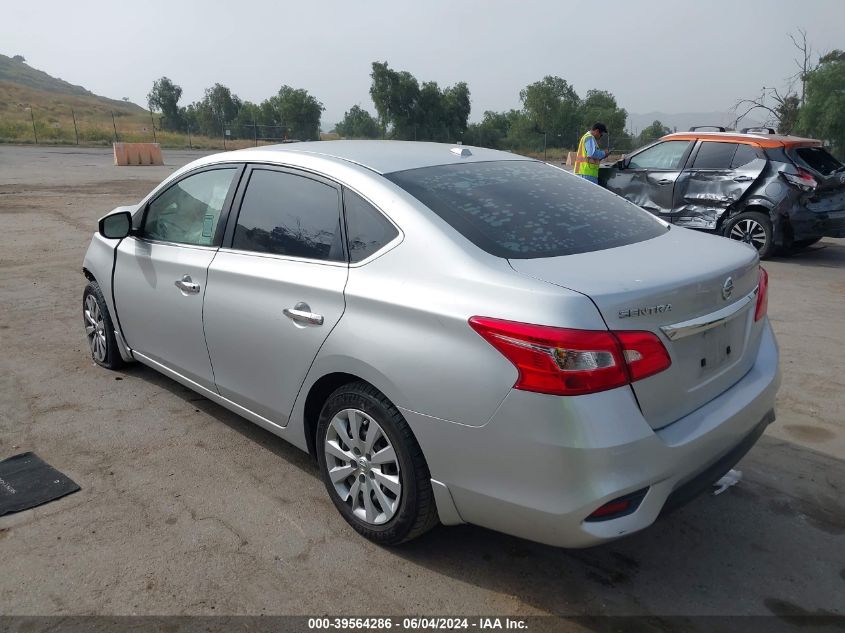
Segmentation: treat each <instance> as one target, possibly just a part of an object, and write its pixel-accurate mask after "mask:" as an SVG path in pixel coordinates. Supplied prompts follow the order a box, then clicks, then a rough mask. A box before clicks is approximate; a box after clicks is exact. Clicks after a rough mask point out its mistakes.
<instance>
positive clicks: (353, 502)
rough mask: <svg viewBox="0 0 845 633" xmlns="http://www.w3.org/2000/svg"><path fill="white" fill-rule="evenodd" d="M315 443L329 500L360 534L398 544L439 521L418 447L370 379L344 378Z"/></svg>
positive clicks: (320, 423) (382, 542) (328, 404)
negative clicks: (348, 381) (346, 380)
mask: <svg viewBox="0 0 845 633" xmlns="http://www.w3.org/2000/svg"><path fill="white" fill-rule="evenodd" d="M371 434H372V435H371ZM315 444H316V453H317V461H318V463H319V466H320V474H321V476H322V478H323V482H324V483H325V485H326V490H327V491H328V493H329V496H330V497H331V499H332V502H333V503H334V505H335V507H336V508H337V510H338V512H340V514H341V515H342V516H343V518H344V519H346V521H347V522H348V523H349V525H351V526H352V527H353V528H354V529H355V531H357V532H358V533H359V534H361V535H362V536H364V537H366V538H368V539H369V540H371V541H373V542H375V543H378V544H380V545H397V544H399V543H404V542H405V541H410V540H411V539H414V538H416V537H418V536H420V535H422V534H424V533H425V532H427V531H428V530H430V529H431V528H432V527H434V526H435V525H437V523H438V517H437V506H436V504H435V501H434V493H433V491H432V488H431V474H430V473H429V470H428V465H427V464H426V461H425V458H424V457H423V454H422V450H421V449H420V447H419V444H417V441H416V439H415V438H414V435H413V433H412V432H411V429H410V427H409V426H408V423H407V422H406V421H405V418H403V417H402V414H401V413H400V412H399V410H398V409H397V408H396V406H395V405H394V404H393V403H392V402H390V400H388V399H387V398H386V397H385V396H384V394H382V393H381V392H380V391H378V390H377V389H376V388H375V387H373V386H372V385H370V384H368V383H365V382H354V383H349V384H346V385H344V386H342V387H340V388H338V389H337V390H336V391H334V392H333V393H332V394H331V395H330V396H329V398H328V399H327V400H326V403H325V404H324V405H323V409H322V411H321V413H320V418H319V421H318V423H317V437H316V443H315Z"/></svg>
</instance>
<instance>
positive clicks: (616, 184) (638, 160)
mask: <svg viewBox="0 0 845 633" xmlns="http://www.w3.org/2000/svg"><path fill="white" fill-rule="evenodd" d="M692 145H693V143H692V141H682V140H676V141H673V140H669V141H662V142H660V143H657V144H655V145H652V146H651V147H647V148H646V149H644V150H642V151H640V152H637V153H636V154H633V155H632V156H630V157H628V158H627V159H625V162H624V167H617V168H614V169H613V170H612V171H611V172H610V173H609V174H608V177H607V181H606V183H605V187H607V188H608V189H609V190H610V191H613V192H614V193H616V194H619V195H620V196H622V197H623V198H625V199H627V200H630V201H631V202H633V203H634V204H636V205H639V206H641V207H642V208H643V209H645V210H646V211H649V212H651V213H653V214H654V215H656V216H658V217H660V218H663V219H664V220H666V221H667V222H668V221H671V216H672V208H673V206H674V203H673V200H674V192H675V181H676V180H677V179H678V176H679V175H680V174H681V168H682V167H683V165H684V162H685V161H686V158H687V156H688V155H689V151H690V149H691V148H692Z"/></svg>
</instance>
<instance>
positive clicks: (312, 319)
mask: <svg viewBox="0 0 845 633" xmlns="http://www.w3.org/2000/svg"><path fill="white" fill-rule="evenodd" d="M282 312H283V313H284V315H285V316H286V317H288V318H289V319H291V320H293V321H296V322H297V323H309V324H311V325H323V315H322V314H314V313H313V312H311V308H310V307H309V306H308V304H307V303H302V302H299V303H297V304H296V306H294V307H293V308H285V309H284V310H282Z"/></svg>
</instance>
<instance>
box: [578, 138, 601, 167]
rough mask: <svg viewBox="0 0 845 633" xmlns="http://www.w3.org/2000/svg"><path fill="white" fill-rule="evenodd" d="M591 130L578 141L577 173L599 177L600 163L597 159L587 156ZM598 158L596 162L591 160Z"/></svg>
mask: <svg viewBox="0 0 845 633" xmlns="http://www.w3.org/2000/svg"><path fill="white" fill-rule="evenodd" d="M592 136H593V135H592V134H591V133H590V132H586V133H585V134H584V136H582V137H581V140H580V141H578V151H577V152H575V173H576V174H578V175H579V176H580V175H584V176H593V177H594V178H598V177H599V163H598V161H597V160H596V159H594V158H590V157H588V156H587V137H592ZM592 160H596V162H595V163H591V162H590V161H592Z"/></svg>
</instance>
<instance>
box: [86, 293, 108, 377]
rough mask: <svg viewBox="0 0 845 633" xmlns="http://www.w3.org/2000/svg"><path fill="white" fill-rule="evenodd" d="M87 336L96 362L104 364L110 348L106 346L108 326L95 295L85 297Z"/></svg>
mask: <svg viewBox="0 0 845 633" xmlns="http://www.w3.org/2000/svg"><path fill="white" fill-rule="evenodd" d="M84 315H85V334H86V335H87V336H88V347H90V348H91V355H92V356H93V357H94V360H96V361H98V362H101V363H102V362H104V361H105V360H106V354H107V353H108V348H107V346H106V324H105V321H104V320H103V313H102V311H101V310H100V306H99V305H98V304H97V299H96V298H95V297H94V295H88V296H87V297H85V309H84Z"/></svg>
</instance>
